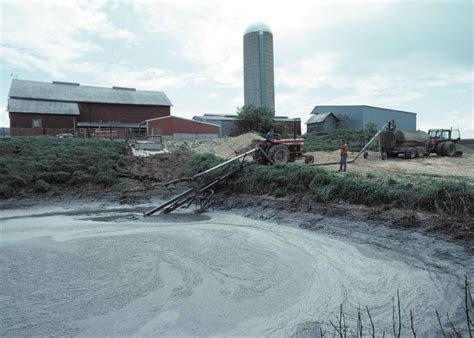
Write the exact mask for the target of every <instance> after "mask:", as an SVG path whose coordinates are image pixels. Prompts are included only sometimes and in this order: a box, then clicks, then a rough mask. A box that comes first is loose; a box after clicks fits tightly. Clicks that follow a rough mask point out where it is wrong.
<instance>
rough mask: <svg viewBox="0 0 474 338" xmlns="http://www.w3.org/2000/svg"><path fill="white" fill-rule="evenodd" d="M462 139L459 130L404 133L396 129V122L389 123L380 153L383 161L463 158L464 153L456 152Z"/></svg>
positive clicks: (382, 136)
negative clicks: (431, 156) (437, 157)
mask: <svg viewBox="0 0 474 338" xmlns="http://www.w3.org/2000/svg"><path fill="white" fill-rule="evenodd" d="M460 139H461V137H460V134H459V130H451V129H430V130H429V131H428V133H426V132H424V131H421V130H418V131H403V130H398V129H396V126H395V121H394V120H391V121H389V123H388V126H387V129H386V130H384V131H382V132H381V133H380V151H381V155H382V159H384V160H385V159H386V158H389V157H398V156H399V155H400V154H402V155H403V157H404V158H406V159H413V158H416V157H423V156H429V155H430V154H433V153H434V154H436V155H438V156H462V151H458V150H456V143H457V142H458V141H459V140H460Z"/></svg>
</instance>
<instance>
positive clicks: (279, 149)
mask: <svg viewBox="0 0 474 338" xmlns="http://www.w3.org/2000/svg"><path fill="white" fill-rule="evenodd" d="M268 157H270V159H271V160H272V161H273V163H275V164H285V163H288V161H289V159H290V150H289V149H288V148H287V147H286V146H284V145H283V144H276V145H274V146H272V147H271V148H270V150H269V151H268Z"/></svg>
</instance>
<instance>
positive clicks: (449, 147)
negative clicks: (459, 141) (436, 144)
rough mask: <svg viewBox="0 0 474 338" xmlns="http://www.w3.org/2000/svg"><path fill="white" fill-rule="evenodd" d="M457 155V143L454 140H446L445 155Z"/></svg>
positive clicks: (444, 145)
mask: <svg viewBox="0 0 474 338" xmlns="http://www.w3.org/2000/svg"><path fill="white" fill-rule="evenodd" d="M454 155H456V145H455V144H454V143H453V142H446V143H445V144H443V156H454Z"/></svg>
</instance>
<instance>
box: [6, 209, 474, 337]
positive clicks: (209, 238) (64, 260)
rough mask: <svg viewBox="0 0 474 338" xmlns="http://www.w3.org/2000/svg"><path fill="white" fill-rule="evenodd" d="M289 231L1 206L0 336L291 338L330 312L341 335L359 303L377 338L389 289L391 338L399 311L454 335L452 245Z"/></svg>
mask: <svg viewBox="0 0 474 338" xmlns="http://www.w3.org/2000/svg"><path fill="white" fill-rule="evenodd" d="M146 207H147V206H141V208H142V209H145V208H146ZM296 217H297V216H295V218H296ZM314 220H315V222H317V224H318V227H319V228H324V227H327V228H331V227H333V226H334V225H335V224H337V223H338V222H343V221H342V220H338V219H337V218H333V219H332V218H324V219H321V218H320V217H318V215H315V216H314ZM304 222H305V224H308V223H311V220H308V219H305V220H304ZM346 222H347V221H346ZM296 223H297V220H296V219H295V220H294V222H292V221H291V220H288V221H287V222H286V223H285V222H283V223H280V224H277V223H272V222H270V221H261V220H255V219H251V218H247V217H244V216H240V215H236V214H232V213H228V212H213V213H211V212H209V213H206V214H189V213H188V214H180V213H176V214H172V215H167V216H153V217H149V218H142V217H141V214H140V213H139V212H137V207H124V206H118V205H117V206H114V205H110V204H108V205H98V204H95V205H94V204H89V205H79V204H78V205H75V204H70V205H68V206H64V205H63V206H58V205H50V206H48V207H45V206H43V207H42V208H41V209H39V208H27V209H21V210H20V209H7V210H2V212H1V214H0V230H1V232H0V236H1V237H0V240H1V241H0V260H1V262H0V266H1V279H0V321H1V324H0V335H1V336H37V335H45V336H70V335H79V336H132V335H136V336H158V335H159V336H166V335H171V336H180V335H193V336H196V335H197V336H208V335H217V336H230V335H245V336H300V337H301V336H311V335H315V334H317V333H319V327H320V326H321V327H322V328H323V330H326V331H329V332H331V333H332V328H331V326H330V324H329V321H330V320H332V321H333V322H336V321H337V318H336V317H337V316H338V314H339V306H340V304H343V307H344V312H345V316H346V318H345V320H346V323H347V324H348V325H349V326H351V327H352V328H353V329H355V326H356V321H357V307H359V306H361V307H362V308H363V309H364V308H365V306H368V307H369V309H370V310H371V314H372V317H373V320H374V323H375V326H376V330H377V335H379V334H381V332H382V330H384V331H385V332H387V333H391V332H392V297H393V296H394V295H396V291H397V289H398V290H399V291H400V298H401V311H402V322H403V327H402V336H405V335H408V334H409V332H410V331H409V330H410V328H409V325H410V322H409V312H410V310H412V311H413V313H414V315H415V322H414V325H415V328H416V330H417V333H418V335H421V336H423V335H426V336H434V335H436V334H437V320H436V317H435V310H438V311H439V312H440V313H443V314H446V313H449V314H450V318H451V320H452V321H453V322H454V324H455V325H461V326H463V327H464V326H465V324H464V323H465V321H464V312H463V302H464V291H463V280H464V275H468V276H472V273H473V270H474V261H473V257H472V256H470V255H468V254H467V253H465V251H464V249H463V248H462V247H460V246H457V245H455V244H452V243H447V242H442V243H441V244H440V242H439V241H437V240H434V239H432V238H429V237H425V236H423V235H420V234H417V235H416V236H417V239H416V240H413V241H410V240H406V241H405V240H404V241H401V240H400V238H398V239H397V236H398V235H397V234H398V232H397V231H396V230H393V232H391V231H392V230H390V229H385V230H384V231H385V235H384V236H385V237H386V238H385V239H381V237H380V236H378V237H377V236H375V237H377V238H378V240H373V239H372V236H373V234H371V233H372V232H373V233H376V231H375V230H374V231H361V232H358V231H356V229H355V226H353V228H352V229H351V230H350V231H346V234H345V235H344V236H341V235H340V233H339V235H337V236H336V235H335V234H332V235H331V234H330V233H327V232H326V233H325V232H323V231H318V230H314V229H318V228H314V229H313V230H308V229H301V228H300V227H298V226H297V225H296ZM366 226H367V225H366ZM380 227H382V226H380ZM374 229H375V228H374ZM351 234H353V236H352V235H351ZM364 234H365V235H364ZM364 236H365V237H364ZM375 237H374V238H375ZM363 238H365V239H366V240H363ZM430 248H431V249H430ZM440 248H442V249H440ZM362 320H363V321H364V327H365V330H370V323H369V321H368V318H367V315H366V313H365V312H364V313H362ZM365 332H366V333H369V331H365ZM403 332H404V333H405V334H403Z"/></svg>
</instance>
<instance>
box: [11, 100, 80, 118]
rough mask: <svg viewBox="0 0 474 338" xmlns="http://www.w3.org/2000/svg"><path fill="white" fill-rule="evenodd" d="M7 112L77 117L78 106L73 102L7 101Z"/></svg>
mask: <svg viewBox="0 0 474 338" xmlns="http://www.w3.org/2000/svg"><path fill="white" fill-rule="evenodd" d="M7 110H8V111H11V112H15V113H36V114H55V115H56V114H57V115H79V106H78V105H77V103H74V102H57V101H38V100H25V99H8V108H7Z"/></svg>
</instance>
